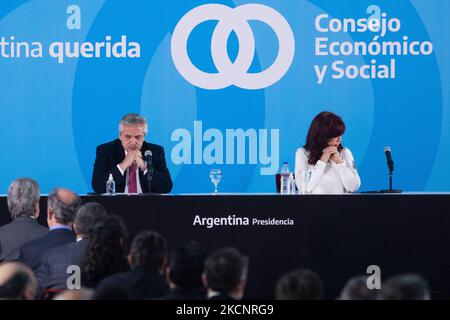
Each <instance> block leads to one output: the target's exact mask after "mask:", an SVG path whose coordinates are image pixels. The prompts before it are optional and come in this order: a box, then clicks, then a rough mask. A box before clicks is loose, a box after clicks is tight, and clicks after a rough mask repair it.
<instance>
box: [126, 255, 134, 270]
mask: <svg viewBox="0 0 450 320" xmlns="http://www.w3.org/2000/svg"><path fill="white" fill-rule="evenodd" d="M127 260H128V264H129V265H130V267H131V266H132V265H133V257H132V256H131V254H129V255H127Z"/></svg>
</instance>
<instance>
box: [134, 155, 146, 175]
mask: <svg viewBox="0 0 450 320" xmlns="http://www.w3.org/2000/svg"><path fill="white" fill-rule="evenodd" d="M134 159H135V161H136V164H137V166H138V167H139V169H141V171H144V170H145V169H146V168H147V166H146V164H145V161H144V159H142V154H141V152H139V154H138V155H137V156H136V158H134Z"/></svg>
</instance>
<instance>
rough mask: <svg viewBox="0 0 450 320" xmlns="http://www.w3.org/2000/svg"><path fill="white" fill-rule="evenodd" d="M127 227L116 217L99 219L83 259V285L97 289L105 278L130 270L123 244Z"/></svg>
mask: <svg viewBox="0 0 450 320" xmlns="http://www.w3.org/2000/svg"><path fill="white" fill-rule="evenodd" d="M125 232H126V229H125V226H124V224H123V222H122V220H121V219H120V218H119V217H116V216H107V217H104V218H102V219H99V220H98V221H97V222H96V223H95V224H94V225H93V226H92V229H91V235H90V239H89V241H88V243H87V246H86V250H85V252H84V255H83V257H82V258H81V283H82V286H83V287H88V288H93V289H95V288H96V287H97V285H98V284H99V283H100V281H102V280H103V279H104V278H106V277H108V276H110V275H113V274H116V273H119V272H124V271H127V270H129V266H128V263H127V260H126V258H125V254H124V250H123V243H124V241H125Z"/></svg>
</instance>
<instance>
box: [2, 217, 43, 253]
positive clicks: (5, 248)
mask: <svg viewBox="0 0 450 320" xmlns="http://www.w3.org/2000/svg"><path fill="white" fill-rule="evenodd" d="M47 233H48V229H47V228H45V227H43V226H41V225H40V224H39V223H38V222H37V220H35V219H32V218H30V217H21V218H17V219H14V220H13V221H12V222H10V223H8V224H6V225H4V226H2V227H1V228H0V262H2V261H16V260H19V254H20V247H21V246H22V245H23V244H25V243H27V242H30V241H32V240H35V239H37V238H40V237H43V236H45V235H46V234H47Z"/></svg>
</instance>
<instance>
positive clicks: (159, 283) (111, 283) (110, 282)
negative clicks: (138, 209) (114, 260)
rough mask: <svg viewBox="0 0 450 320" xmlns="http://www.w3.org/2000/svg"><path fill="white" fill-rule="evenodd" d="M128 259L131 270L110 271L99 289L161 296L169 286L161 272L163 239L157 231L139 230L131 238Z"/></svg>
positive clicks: (134, 296) (135, 295)
mask: <svg viewBox="0 0 450 320" xmlns="http://www.w3.org/2000/svg"><path fill="white" fill-rule="evenodd" d="M128 260H129V263H130V266H131V269H132V270H131V271H129V272H123V273H119V274H116V275H112V276H110V277H108V278H106V279H105V280H103V281H102V282H101V283H100V285H99V288H101V290H102V291H108V290H109V291H111V292H115V293H116V294H117V295H119V293H120V292H121V291H120V290H121V289H125V292H127V293H128V296H129V298H130V299H133V300H140V299H155V298H159V297H162V296H164V295H165V294H167V292H168V291H169V286H168V284H167V282H166V279H165V277H164V275H163V270H164V267H165V264H166V263H167V242H166V240H165V239H164V238H163V237H162V236H161V235H160V234H158V233H157V232H153V231H142V232H140V233H139V234H138V235H137V236H136V238H135V239H134V240H133V243H132V244H131V249H130V255H129V256H128Z"/></svg>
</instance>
